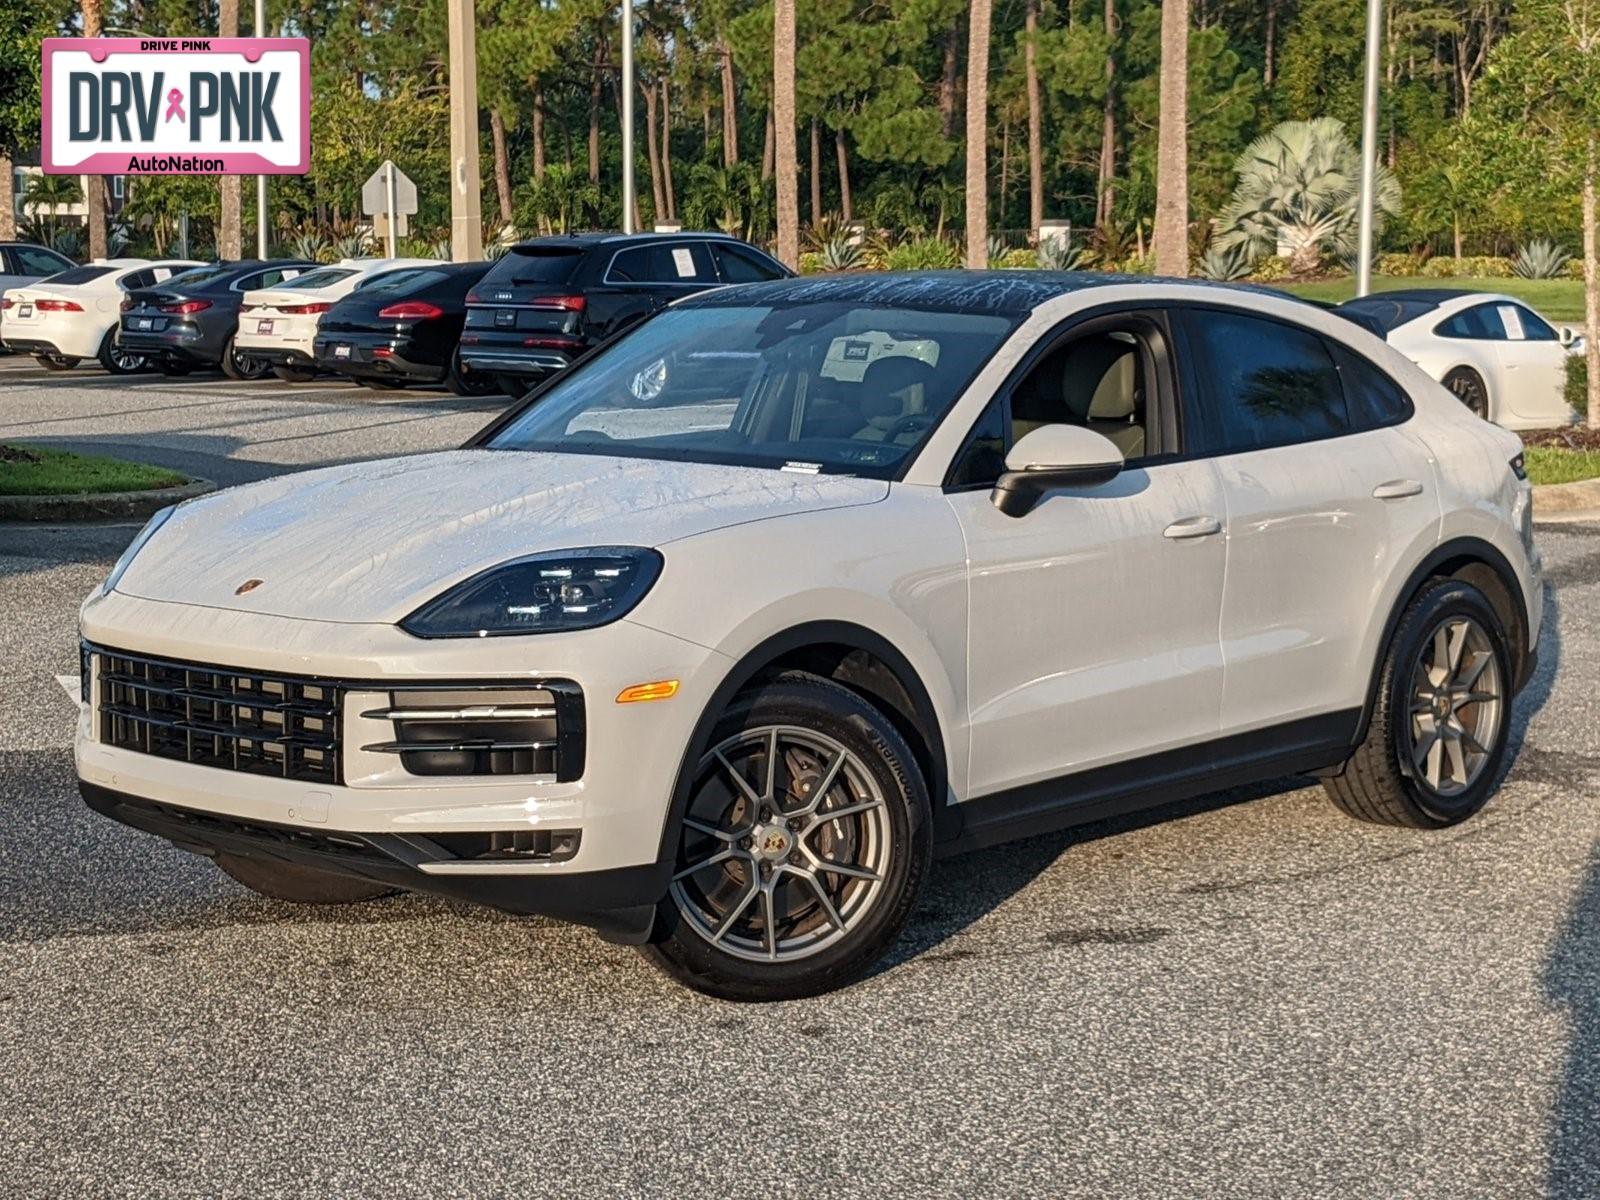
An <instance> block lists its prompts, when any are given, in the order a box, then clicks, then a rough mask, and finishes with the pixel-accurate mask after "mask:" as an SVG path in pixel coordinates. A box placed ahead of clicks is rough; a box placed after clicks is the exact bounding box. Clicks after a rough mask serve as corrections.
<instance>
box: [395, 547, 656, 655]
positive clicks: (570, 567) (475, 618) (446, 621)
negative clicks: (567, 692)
mask: <svg viewBox="0 0 1600 1200" xmlns="http://www.w3.org/2000/svg"><path fill="white" fill-rule="evenodd" d="M660 574H661V555H660V554H658V553H657V552H656V551H654V550H646V549H643V548H642V547H638V546H597V547H595V548H594V549H591V550H558V551H554V552H552V553H550V554H534V555H530V556H529V557H527V558H518V559H513V560H512V561H511V562H508V563H501V564H500V565H499V566H498V567H490V568H489V569H488V570H487V571H483V572H481V573H480V574H477V575H474V576H473V577H472V578H471V579H468V580H465V581H463V582H461V583H458V584H456V586H455V587H453V588H451V589H450V590H449V591H448V592H445V593H444V594H443V595H442V596H439V597H437V598H436V599H433V600H430V601H428V603H426V604H424V605H423V606H422V607H421V608H419V609H417V611H416V612H414V613H412V614H411V615H410V616H409V617H407V618H405V620H403V621H401V622H400V628H402V629H404V630H405V631H406V632H407V633H409V634H412V635H414V636H416V637H423V638H450V637H500V636H503V635H506V634H514V633H563V632H566V631H568V630H573V629H593V628H594V627H595V626H597V625H605V624H607V623H608V622H611V621H615V620H617V619H618V618H619V617H621V616H623V615H624V614H625V613H627V612H628V610H630V609H631V608H633V606H634V605H635V604H637V603H639V601H640V600H642V599H644V594H645V593H646V592H648V591H649V590H650V586H651V585H652V584H653V583H655V581H656V577H657V576H658V575H660Z"/></svg>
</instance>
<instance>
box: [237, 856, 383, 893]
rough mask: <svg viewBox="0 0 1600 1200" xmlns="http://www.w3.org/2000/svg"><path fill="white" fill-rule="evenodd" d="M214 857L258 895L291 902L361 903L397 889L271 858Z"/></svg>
mask: <svg viewBox="0 0 1600 1200" xmlns="http://www.w3.org/2000/svg"><path fill="white" fill-rule="evenodd" d="M213 861H214V862H215V863H216V864H217V866H218V867H220V868H221V869H222V870H223V871H224V872H226V873H227V874H228V875H231V876H232V877H233V878H234V879H235V880H237V881H238V882H239V883H242V884H244V886H245V887H247V888H249V889H250V890H251V891H252V892H255V893H256V894H257V895H261V896H265V897H267V899H269V900H286V901H288V902H289V903H290V904H360V903H361V902H363V901H365V900H377V899H380V898H382V897H384V896H392V895H393V894H394V893H395V891H396V889H395V888H392V887H387V886H385V885H384V884H381V883H373V882H372V881H371V880H367V879H356V878H354V877H353V876H349V875H335V874H333V873H332V872H331V871H318V870H316V869H315V868H314V867H301V866H297V865H295V864H294V863H287V862H278V861H276V860H271V859H262V858H245V857H244V856H242V855H238V854H219V855H217V856H216V858H215V859H214V860H213Z"/></svg>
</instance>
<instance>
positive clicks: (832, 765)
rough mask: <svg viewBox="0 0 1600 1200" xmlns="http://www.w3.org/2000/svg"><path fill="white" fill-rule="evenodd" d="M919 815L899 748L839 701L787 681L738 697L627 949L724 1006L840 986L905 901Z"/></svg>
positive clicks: (924, 808)
mask: <svg viewBox="0 0 1600 1200" xmlns="http://www.w3.org/2000/svg"><path fill="white" fill-rule="evenodd" d="M929 810H930V805H929V800H928V791H927V787H926V784H925V783H924V781H923V779H922V775H921V773H920V772H919V771H918V769H917V767H916V764H915V759H914V758H913V756H912V753H911V750H910V747H908V746H907V745H906V743H905V740H904V739H903V738H902V737H901V736H900V734H899V732H898V731H897V730H896V729H895V727H894V725H893V723H892V722H891V721H890V720H889V719H888V718H887V717H885V716H884V715H883V713H881V712H879V711H878V710H877V709H876V708H874V707H873V706H872V705H870V704H868V703H867V702H866V701H864V700H863V699H861V697H859V696H857V695H856V694H855V693H854V692H851V691H849V690H847V689H846V688H843V687H840V686H839V685H838V684H835V683H833V682H831V681H829V680H826V679H821V678H819V677H816V676H812V675H806V674H801V673H798V672H795V673H789V674H785V675H782V676H779V677H778V678H776V679H774V680H772V681H771V682H769V683H765V684H763V685H760V686H758V687H755V688H752V689H751V690H749V691H747V692H746V693H744V694H743V695H741V696H740V697H738V698H737V699H735V701H734V702H733V704H732V705H731V706H730V707H729V709H728V712H727V713H726V714H725V715H724V716H723V717H722V719H721V721H719V722H718V724H717V728H716V730H715V732H714V733H713V735H712V739H711V749H710V750H709V751H707V753H706V754H705V756H704V757H703V758H702V759H701V761H700V762H699V764H698V765H697V767H696V768H695V774H694V779H693V781H692V784H691V791H690V794H689V802H688V809H687V811H686V812H685V814H684V817H683V827H682V833H681V837H680V841H679V845H678V847H677V858H676V864H675V867H674V874H673V878H672V884H671V887H670V889H669V891H668V894H667V895H666V896H665V897H664V898H663V899H662V901H661V903H660V906H659V908H658V909H657V914H656V933H655V938H654V940H653V941H652V943H651V944H649V945H647V946H645V947H642V949H643V952H644V953H645V954H646V955H647V956H648V957H649V958H651V959H652V960H653V961H654V962H655V963H656V964H657V965H658V966H660V967H661V968H662V969H664V970H666V971H667V972H668V973H669V974H671V975H673V976H675V977H676V978H677V979H679V980H681V981H682V982H684V983H687V984H688V985H689V986H690V987H693V988H696V989H698V990H700V991H703V992H707V993H709V994H711V995H714V996H721V997H723V998H725V999H730V1000H785V999H794V998H796V997H800V996H810V995H815V994H817V993H819V992H825V991H829V990H831V989H833V988H837V987H842V986H844V985H845V984H848V983H850V982H852V981H854V980H855V979H857V978H859V977H860V976H861V975H862V974H864V973H865V972H866V971H867V970H868V969H869V968H870V967H871V966H872V964H873V963H874V962H876V961H877V960H878V959H879V958H880V957H881V956H882V955H883V953H884V952H885V951H886V950H887V949H888V948H889V947H890V946H891V945H892V944H893V943H894V941H895V939H896V937H898V936H899V933H900V930H901V928H902V927H903V926H904V924H905V921H906V918H907V917H908V916H909V914H910V912H911V908H912V906H913V905H914V904H915V903H916V899H917V895H918V893H919V892H920V891H921V889H922V884H923V880H924V878H925V877H926V875H927V871H928V863H929V859H930V856H931V847H932V832H931V817H930V811H929Z"/></svg>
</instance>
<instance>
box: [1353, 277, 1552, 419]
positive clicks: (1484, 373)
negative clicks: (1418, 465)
mask: <svg viewBox="0 0 1600 1200" xmlns="http://www.w3.org/2000/svg"><path fill="white" fill-rule="evenodd" d="M1339 311H1340V313H1341V314H1344V315H1350V316H1355V317H1359V318H1360V319H1361V320H1362V321H1364V322H1365V323H1367V324H1368V325H1369V326H1371V327H1373V328H1376V329H1380V330H1382V331H1383V336H1384V339H1385V340H1386V341H1387V342H1388V343H1389V344H1390V345H1391V346H1393V347H1394V348H1395V349H1396V350H1398V351H1400V353H1401V354H1404V355H1405V356H1406V357H1407V358H1409V359H1410V360H1411V361H1412V362H1414V363H1416V364H1417V365H1418V366H1419V367H1421V368H1422V369H1423V370H1424V371H1425V372H1427V373H1428V374H1429V375H1430V376H1432V377H1433V378H1434V379H1437V380H1438V381H1439V382H1440V383H1442V384H1444V386H1445V387H1446V388H1447V389H1449V391H1451V392H1452V393H1454V395H1455V397H1456V398H1457V399H1458V400H1460V401H1461V403H1463V404H1465V405H1466V406H1467V407H1468V408H1470V409H1471V410H1472V411H1473V412H1475V413H1477V414H1478V415H1479V416H1480V417H1482V418H1484V419H1485V420H1487V421H1493V422H1494V423H1495V424H1497V425H1503V426H1505V427H1506V428H1507V429H1549V428H1551V427H1552V426H1556V425H1570V424H1571V423H1572V422H1573V421H1574V420H1576V419H1577V414H1576V413H1574V412H1573V410H1572V406H1571V405H1570V404H1568V403H1567V398H1566V393H1565V390H1564V389H1565V387H1566V378H1567V359H1568V357H1570V356H1571V355H1572V354H1574V353H1581V352H1582V345H1583V341H1582V339H1581V338H1579V337H1578V336H1577V334H1576V333H1575V332H1574V331H1573V330H1572V329H1570V328H1566V327H1563V328H1562V329H1560V330H1557V329H1556V328H1555V327H1554V326H1552V325H1551V324H1550V322H1548V321H1546V320H1545V319H1544V318H1543V317H1541V316H1540V315H1539V314H1538V313H1536V312H1534V311H1533V309H1531V308H1529V307H1528V306H1527V305H1526V304H1524V303H1522V301H1520V300H1517V299H1516V298H1514V297H1512V296H1500V295H1494V294H1492V293H1483V292H1462V291H1457V290H1453V289H1447V288H1415V289H1411V290H1407V291H1397V292H1380V293H1378V294H1376V295H1372V296H1364V297H1362V298H1361V299H1359V300H1347V301H1346V302H1345V303H1343V304H1341V305H1340V306H1339Z"/></svg>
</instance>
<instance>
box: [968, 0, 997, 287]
mask: <svg viewBox="0 0 1600 1200" xmlns="http://www.w3.org/2000/svg"><path fill="white" fill-rule="evenodd" d="M991 15H992V6H991V4H990V0H972V11H971V17H970V22H969V25H968V32H967V266H969V267H971V268H973V269H974V270H980V271H981V270H982V269H983V268H984V267H987V266H988V265H989V23H990V17H991Z"/></svg>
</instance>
